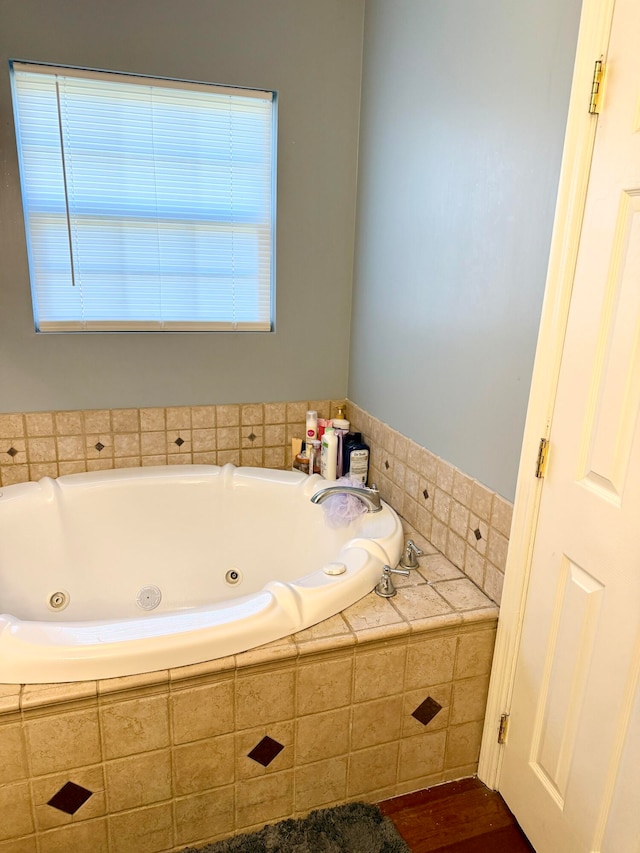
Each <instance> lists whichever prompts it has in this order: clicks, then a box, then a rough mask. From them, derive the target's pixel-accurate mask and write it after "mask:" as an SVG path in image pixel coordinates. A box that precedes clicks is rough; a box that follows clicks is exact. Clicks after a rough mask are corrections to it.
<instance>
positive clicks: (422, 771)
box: [398, 730, 447, 781]
mask: <svg viewBox="0 0 640 853" xmlns="http://www.w3.org/2000/svg"><path fill="white" fill-rule="evenodd" d="M446 742H447V733H446V731H444V730H442V731H437V732H427V731H425V732H424V733H423V734H420V735H417V736H415V737H409V738H405V739H404V740H403V741H402V743H401V744H400V762H399V768H398V780H399V781H406V780H408V779H417V778H419V777H421V776H429V775H431V774H433V773H438V772H440V771H441V770H442V769H443V767H444V755H445V745H446Z"/></svg>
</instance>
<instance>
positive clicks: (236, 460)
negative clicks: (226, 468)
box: [217, 450, 240, 466]
mask: <svg viewBox="0 0 640 853" xmlns="http://www.w3.org/2000/svg"><path fill="white" fill-rule="evenodd" d="M217 455H218V465H220V466H222V465H227V464H231V465H239V464H240V450H218V453H217Z"/></svg>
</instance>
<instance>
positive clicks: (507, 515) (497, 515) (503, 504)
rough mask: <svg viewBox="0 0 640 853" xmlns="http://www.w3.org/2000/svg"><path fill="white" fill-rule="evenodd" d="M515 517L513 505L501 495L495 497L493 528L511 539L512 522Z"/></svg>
mask: <svg viewBox="0 0 640 853" xmlns="http://www.w3.org/2000/svg"><path fill="white" fill-rule="evenodd" d="M512 516H513V505H512V504H510V503H509V501H506V500H505V499H504V498H502V497H500V495H494V497H493V508H492V510H491V527H493V528H494V529H495V530H497V531H498V533H502V535H503V536H506V537H507V539H508V538H509V534H510V532H511V520H512Z"/></svg>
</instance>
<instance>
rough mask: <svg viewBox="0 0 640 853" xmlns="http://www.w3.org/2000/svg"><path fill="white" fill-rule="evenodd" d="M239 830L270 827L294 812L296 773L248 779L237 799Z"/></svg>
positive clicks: (284, 772) (237, 827) (288, 772)
mask: <svg viewBox="0 0 640 853" xmlns="http://www.w3.org/2000/svg"><path fill="white" fill-rule="evenodd" d="M235 805H236V829H238V830H240V829H242V828H243V827H246V826H253V825H254V824H257V823H269V822H272V821H275V820H278V819H279V818H282V817H285V816H286V815H289V814H291V812H292V811H293V770H284V771H283V772H282V773H274V774H273V775H270V776H261V777H259V778H257V779H248V780H246V781H245V782H243V784H242V790H241V796H238V797H237V799H236V804H235Z"/></svg>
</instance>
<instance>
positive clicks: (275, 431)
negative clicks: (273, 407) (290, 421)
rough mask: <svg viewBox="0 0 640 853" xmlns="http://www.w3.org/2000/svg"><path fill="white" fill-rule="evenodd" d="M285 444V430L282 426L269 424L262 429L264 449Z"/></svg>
mask: <svg viewBox="0 0 640 853" xmlns="http://www.w3.org/2000/svg"><path fill="white" fill-rule="evenodd" d="M285 442H286V429H285V426H284V424H271V425H267V426H265V428H264V445H265V447H276V446H282V447H284V444H285Z"/></svg>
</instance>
